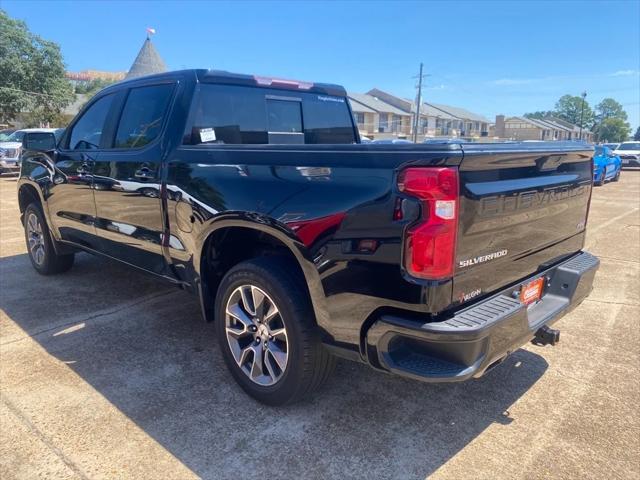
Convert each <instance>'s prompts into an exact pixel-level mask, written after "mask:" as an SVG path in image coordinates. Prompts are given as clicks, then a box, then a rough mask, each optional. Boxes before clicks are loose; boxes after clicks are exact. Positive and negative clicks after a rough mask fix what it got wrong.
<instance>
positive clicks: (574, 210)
mask: <svg viewBox="0 0 640 480" xmlns="http://www.w3.org/2000/svg"><path fill="white" fill-rule="evenodd" d="M516 145H517V144H497V145H496V146H495V148H493V147H490V149H487V145H484V146H483V147H482V148H477V147H476V148H477V149H474V147H473V146H472V145H465V146H464V147H463V148H464V159H463V161H462V163H461V165H460V170H459V175H460V187H461V188H460V206H459V219H460V221H459V227H458V238H457V250H456V273H455V277H454V282H453V299H452V300H453V302H454V304H460V303H464V302H466V301H469V300H471V299H472V298H476V297H478V296H481V295H484V294H486V293H490V292H492V291H495V290H496V289H498V288H500V287H504V286H506V285H508V284H510V283H512V282H515V281H517V280H518V279H521V278H523V277H526V276H527V275H531V274H533V273H535V272H537V271H541V270H543V269H544V268H546V267H548V266H549V265H551V264H553V263H555V262H558V261H560V260H562V259H564V258H567V256H569V255H572V254H574V253H576V252H578V251H579V250H580V249H581V248H582V247H583V244H584V235H585V225H586V220H587V213H588V209H589V201H590V198H591V182H592V178H591V176H592V157H593V150H592V148H591V147H589V146H588V145H585V144H576V143H572V144H567V143H557V144H555V145H553V144H549V143H545V144H540V146H539V147H538V146H537V145H536V146H531V145H527V147H529V148H527V149H526V150H525V149H522V148H520V149H517V146H516ZM520 147H522V144H520Z"/></svg>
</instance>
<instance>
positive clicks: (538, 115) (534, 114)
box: [524, 110, 556, 119]
mask: <svg viewBox="0 0 640 480" xmlns="http://www.w3.org/2000/svg"><path fill="white" fill-rule="evenodd" d="M555 113H556V112H554V111H553V110H538V111H537V112H531V113H525V114H524V117H525V118H534V119H535V118H538V119H544V118H546V117H552V116H553V115H555Z"/></svg>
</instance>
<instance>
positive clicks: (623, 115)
mask: <svg viewBox="0 0 640 480" xmlns="http://www.w3.org/2000/svg"><path fill="white" fill-rule="evenodd" d="M607 118H619V119H621V120H624V121H626V120H627V112H625V111H624V109H623V108H622V105H620V104H619V103H618V102H616V101H615V100H614V99H613V98H605V99H603V100H602V101H601V102H600V103H599V104H598V105H596V123H600V122H601V121H603V120H605V119H607Z"/></svg>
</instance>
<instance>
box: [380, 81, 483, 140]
mask: <svg viewBox="0 0 640 480" xmlns="http://www.w3.org/2000/svg"><path fill="white" fill-rule="evenodd" d="M367 94H369V95H372V96H375V97H376V98H378V99H380V100H382V101H383V102H385V103H388V104H390V105H393V106H394V107H396V108H398V109H400V110H402V111H404V112H406V113H410V114H411V116H412V119H415V115H416V113H417V110H418V109H417V108H416V104H415V102H412V101H411V100H408V99H406V98H401V97H397V96H395V95H392V94H390V93H388V92H385V91H383V90H380V89H379V88H373V89H371V90H369V91H368V92H367ZM419 117H420V118H419V120H418V135H419V136H424V137H433V136H451V137H486V136H487V135H488V134H489V125H490V121H489V120H488V119H487V118H486V117H484V116H482V115H479V114H477V113H474V112H470V111H469V110H465V109H463V108H460V107H453V106H451V105H445V104H441V103H432V102H424V103H422V104H421V105H420V112H419ZM413 121H415V120H413ZM413 121H412V125H413Z"/></svg>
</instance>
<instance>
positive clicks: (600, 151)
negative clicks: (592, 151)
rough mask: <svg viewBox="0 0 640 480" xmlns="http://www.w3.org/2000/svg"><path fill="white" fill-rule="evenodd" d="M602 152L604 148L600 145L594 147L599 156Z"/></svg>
mask: <svg viewBox="0 0 640 480" xmlns="http://www.w3.org/2000/svg"><path fill="white" fill-rule="evenodd" d="M603 153H604V148H602V147H596V155H597V156H600V155H602V154H603Z"/></svg>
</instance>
